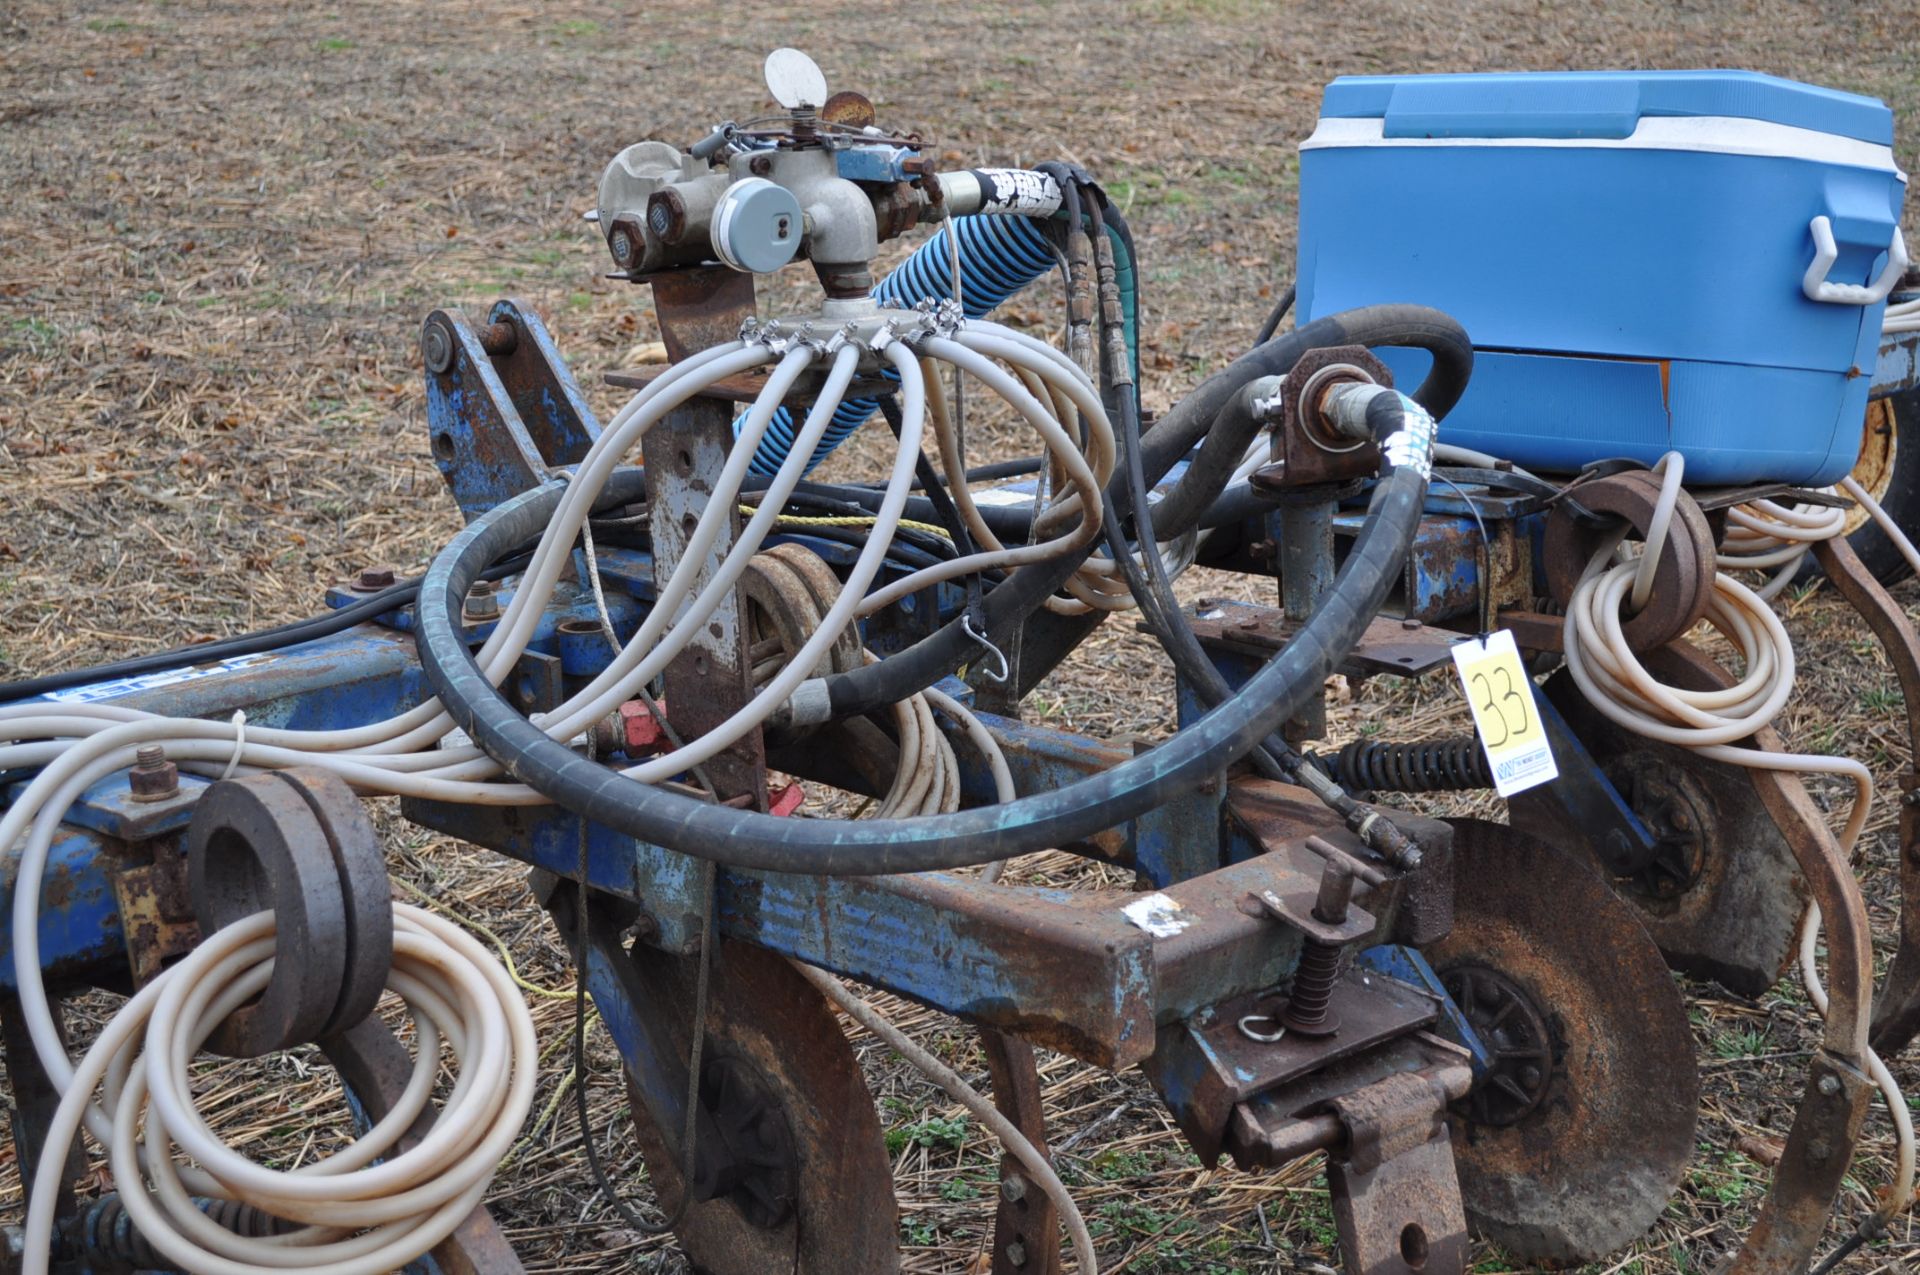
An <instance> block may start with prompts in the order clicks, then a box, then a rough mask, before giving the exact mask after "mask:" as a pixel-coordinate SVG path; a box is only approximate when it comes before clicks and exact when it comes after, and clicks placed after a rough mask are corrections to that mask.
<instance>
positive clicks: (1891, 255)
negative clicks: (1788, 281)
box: [1800, 215, 1907, 305]
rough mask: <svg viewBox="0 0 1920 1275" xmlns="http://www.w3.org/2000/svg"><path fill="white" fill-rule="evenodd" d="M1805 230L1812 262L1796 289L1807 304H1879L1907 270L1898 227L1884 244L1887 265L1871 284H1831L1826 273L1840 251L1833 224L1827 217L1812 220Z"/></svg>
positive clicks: (1904, 249) (1905, 251)
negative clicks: (1804, 294) (1888, 242)
mask: <svg viewBox="0 0 1920 1275" xmlns="http://www.w3.org/2000/svg"><path fill="white" fill-rule="evenodd" d="M1807 230H1808V231H1809V233H1811V234H1812V235H1813V261H1812V262H1811V263H1810V264H1809V265H1808V266H1807V273H1806V274H1804V275H1802V276H1801V278H1800V290H1801V291H1802V292H1804V293H1806V294H1807V300H1809V301H1824V302H1827V303H1828V304H1830V305H1879V304H1880V303H1881V302H1882V301H1885V300H1886V299H1887V294H1888V293H1889V292H1892V291H1893V289H1894V285H1895V284H1897V283H1899V282H1900V276H1901V275H1903V274H1905V273H1906V269H1907V241H1906V237H1905V236H1904V235H1902V234H1901V233H1900V227H1898V226H1895V227H1894V228H1893V242H1892V243H1890V244H1888V245H1887V264H1886V267H1885V268H1884V269H1883V270H1881V271H1880V276H1879V277H1878V278H1877V279H1875V280H1874V281H1873V282H1872V283H1870V284H1866V285H1864V286H1863V285H1861V284H1858V283H1834V282H1833V281H1831V280H1830V279H1828V278H1827V271H1829V270H1831V269H1833V263H1834V262H1835V261H1837V260H1839V257H1840V248H1839V246H1838V245H1837V244H1835V243H1834V241H1833V222H1832V221H1831V220H1829V219H1828V218H1827V217H1825V216H1824V215H1823V216H1819V217H1815V218H1814V219H1813V220H1812V222H1810V223H1808V225H1807Z"/></svg>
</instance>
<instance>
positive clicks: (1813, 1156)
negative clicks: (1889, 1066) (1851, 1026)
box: [1722, 1052, 1875, 1275]
mask: <svg viewBox="0 0 1920 1275" xmlns="http://www.w3.org/2000/svg"><path fill="white" fill-rule="evenodd" d="M1874 1092H1875V1090H1874V1085H1873V1082H1872V1081H1871V1080H1869V1079H1868V1078H1867V1076H1866V1073H1865V1072H1863V1071H1861V1070H1860V1069H1859V1068H1858V1067H1855V1066H1854V1065H1852V1064H1851V1063H1849V1062H1846V1061H1844V1060H1842V1059H1839V1058H1836V1057H1834V1056H1833V1055H1832V1054H1830V1053H1827V1052H1821V1053H1818V1054H1815V1055H1814V1058H1813V1064H1812V1066H1811V1068H1809V1070H1808V1073H1807V1088H1806V1092H1805V1093H1803V1094H1802V1095H1801V1097H1800V1106H1799V1110H1798V1111H1796V1112H1795V1113H1794V1118H1793V1129H1792V1131H1791V1132H1790V1133H1788V1135H1787V1143H1786V1148H1785V1149H1784V1150H1783V1151H1782V1152H1781V1154H1780V1162H1779V1164H1778V1165H1776V1166H1775V1168H1774V1171H1773V1185H1772V1187H1771V1189H1769V1190H1768V1192H1767V1201H1766V1204H1765V1206H1764V1207H1762V1209H1761V1211H1760V1218H1759V1220H1758V1221H1756V1222H1755V1223H1754V1225H1753V1229H1752V1230H1750V1231H1748V1232H1747V1237H1746V1239H1745V1240H1744V1241H1743V1242H1742V1244H1741V1246H1740V1251H1739V1252H1738V1253H1737V1254H1735V1255H1734V1256H1733V1258H1732V1259H1731V1260H1730V1261H1728V1263H1727V1264H1726V1265H1725V1266H1724V1267H1723V1268H1722V1269H1724V1270H1726V1271H1728V1272H1737V1275H1801V1272H1804V1271H1805V1270H1806V1269H1807V1262H1808V1259H1809V1258H1811V1257H1812V1256H1813V1251H1814V1249H1815V1248H1816V1247H1818V1246H1819V1243H1820V1237H1821V1236H1822V1235H1823V1234H1824V1233H1825V1232H1826V1229H1827V1222H1828V1219H1829V1215H1830V1214H1831V1212H1832V1210H1833V1200H1834V1196H1835V1195H1836V1194H1838V1192H1839V1190H1840V1183H1841V1181H1842V1180H1843V1179H1844V1178H1845V1177H1846V1174H1847V1169H1848V1168H1849V1167H1850V1166H1851V1165H1852V1163H1853V1151H1854V1148H1855V1147H1856V1146H1857V1145H1858V1144H1859V1141H1860V1128H1861V1126H1862V1125H1863V1124H1865V1123H1866V1118H1867V1107H1868V1105H1869V1104H1870V1103H1871V1102H1872V1101H1873V1095H1874Z"/></svg>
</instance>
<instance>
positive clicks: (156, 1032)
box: [23, 903, 539, 1275]
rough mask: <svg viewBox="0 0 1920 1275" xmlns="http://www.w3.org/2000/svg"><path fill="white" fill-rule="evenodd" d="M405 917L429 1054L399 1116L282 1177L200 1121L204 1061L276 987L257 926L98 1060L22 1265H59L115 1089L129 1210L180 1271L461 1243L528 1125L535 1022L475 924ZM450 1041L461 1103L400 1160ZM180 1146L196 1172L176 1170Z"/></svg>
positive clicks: (77, 1083) (156, 989)
mask: <svg viewBox="0 0 1920 1275" xmlns="http://www.w3.org/2000/svg"><path fill="white" fill-rule="evenodd" d="M393 919H394V938H393V969H392V973H391V974H390V975H389V978H388V982H387V986H388V988H389V989H390V990H391V991H393V992H395V993H396V994H398V995H399V996H400V997H401V998H402V999H403V1000H405V1001H406V1003H407V1005H408V1007H409V1010H410V1011H411V1014H412V1017H413V1022H414V1026H415V1029H416V1034H417V1040H418V1046H419V1053H418V1055H417V1057H416V1059H415V1064H414V1070H413V1074H412V1076H411V1078H410V1080H409V1082H408V1084H407V1086H406V1089H405V1090H404V1091H403V1093H402V1095H401V1098H400V1100H399V1102H397V1103H396V1104H395V1105H394V1107H393V1109H392V1110H391V1111H390V1112H389V1113H388V1115H387V1116H386V1117H385V1118H384V1119H382V1120H381V1121H380V1122H379V1123H378V1124H376V1125H375V1126H374V1127H373V1128H372V1129H371V1130H369V1131H368V1133H367V1135H366V1136H365V1137H363V1138H361V1139H359V1140H358V1141H356V1142H354V1143H353V1144H351V1145H350V1146H348V1147H347V1148H346V1149H345V1150H343V1151H341V1152H339V1153H337V1154H335V1155H333V1156H330V1157H328V1158H326V1159H323V1160H319V1161H316V1162H313V1163H311V1164H306V1165H303V1166H301V1167H300V1168H298V1169H295V1170H292V1171H291V1172H282V1171H279V1170H275V1169H269V1168H266V1167H265V1166H263V1165H259V1164H255V1163H254V1162H252V1161H251V1160H248V1159H247V1158H246V1157H244V1156H242V1155H240V1154H239V1153H238V1152H236V1151H234V1150H232V1149H231V1148H229V1147H228V1146H227V1145H226V1144H225V1143H224V1142H223V1141H221V1139H220V1138H219V1137H218V1135H216V1134H215V1133H214V1132H213V1131H212V1129H211V1128H209V1127H208V1125H207V1124H206V1121H205V1119H204V1118H203V1117H202V1116H201V1115H200V1113H199V1111H198V1110H197V1109H196V1108H195V1106H194V1098H193V1093H192V1089H191V1077H190V1075H189V1065H190V1063H191V1062H192V1059H193V1056H194V1054H195V1052H196V1051H197V1050H198V1049H199V1048H200V1046H201V1044H202V1043H203V1042H204V1041H205V1040H206V1038H207V1037H208V1035H210V1034H211V1033H212V1031H213V1030H214V1028H215V1027H217V1026H218V1025H219V1024H220V1022H221V1021H222V1020H224V1019H225V1018H226V1016H227V1015H228V1014H229V1013H231V1012H232V1011H233V1010H234V1009H236V1008H238V1007H239V1006H240V1005H242V1004H244V1003H245V1002H246V1001H247V1000H249V999H251V998H252V997H254V996H256V995H257V994H259V992H260V991H261V990H262V989H264V988H265V987H266V985H267V981H268V979H270V978H271V977H272V973H273V965H274V927H273V914H272V913H271V912H261V913H256V914H255V915H253V916H251V917H248V918H246V919H244V920H241V921H239V922H236V923H235V924H233V925H230V926H227V927H226V928H224V929H222V930H219V931H218V932H216V933H215V934H213V935H212V936H211V937H209V938H208V939H207V940H206V941H205V942H203V943H202V944H201V945H200V946H199V947H197V948H196V949H194V951H193V952H192V953H190V954H189V955H188V956H187V957H186V959H185V960H183V961H181V962H180V963H179V964H178V965H176V966H174V967H172V968H171V969H168V970H167V971H165V972H164V973H162V974H161V975H160V976H159V977H158V978H156V979H154V981H153V982H151V983H149V984H148V985H147V986H146V987H145V988H143V989H142V990H141V991H140V993H139V994H138V995H137V996H135V997H134V998H133V999H132V1000H131V1001H129V1002H128V1003H127V1004H126V1005H125V1006H124V1007H123V1008H122V1009H121V1011H120V1012H119V1013H117V1014H115V1015H114V1017H113V1019H112V1020H111V1021H110V1022H109V1023H108V1025H107V1028H106V1030H105V1031H104V1032H102V1033H101V1035H100V1038H99V1039H98V1040H97V1041H95V1042H94V1045H93V1047H92V1048H91V1049H89V1050H88V1051H87V1055H86V1058H85V1059H84V1060H83V1061H82V1063H81V1065H80V1068H79V1070H78V1072H77V1073H76V1074H75V1075H74V1076H73V1077H72V1078H71V1080H70V1081H69V1082H68V1083H67V1085H66V1090H65V1093H64V1094H63V1096H62V1098H61V1101H60V1105H59V1107H58V1108H57V1109H56V1111H55V1113H54V1118H53V1124H52V1127H51V1129H50V1130H49V1132H48V1137H47V1145H46V1148H45V1151H44V1153H43V1155H42V1156H41V1159H40V1163H39V1169H38V1171H37V1173H36V1174H35V1176H34V1181H33V1186H32V1198H31V1200H30V1202H29V1205H28V1212H27V1228H26V1246H25V1252H24V1262H23V1268H24V1269H25V1270H26V1271H29V1272H36V1273H37V1272H43V1271H45V1270H46V1269H47V1267H48V1263H49V1258H50V1249H51V1243H52V1237H53V1223H54V1210H55V1207H56V1205H57V1201H58V1197H59V1193H60V1189H61V1186H62V1177H63V1175H64V1173H65V1166H66V1160H67V1148H68V1147H69V1146H71V1144H72V1141H73V1138H74V1136H75V1135H76V1134H77V1133H78V1132H79V1127H80V1124H81V1122H82V1119H83V1118H84V1117H85V1116H86V1114H87V1111H88V1108H89V1105H90V1104H89V1098H90V1096H91V1094H92V1092H93V1090H94V1088H95V1087H96V1086H101V1085H104V1092H105V1099H106V1105H107V1106H108V1107H110V1108H112V1110H113V1118H112V1122H111V1125H110V1128H109V1134H110V1136H109V1138H108V1140H107V1141H108V1149H109V1155H110V1162H111V1165H112V1168H113V1172H114V1176H115V1178H116V1179H117V1180H118V1182H119V1185H120V1198H121V1201H122V1203H123V1204H124V1206H125V1208H126V1210H127V1213H128V1216H129V1217H130V1218H131V1219H132V1221H133V1223H134V1225H135V1226H136V1227H137V1228H138V1229H139V1232H140V1234H141V1236H142V1238H144V1239H145V1240H147V1241H148V1242H149V1243H151V1244H152V1245H153V1246H154V1247H155V1248H156V1249H158V1250H159V1251H160V1252H161V1253H163V1254H165V1255H166V1257H167V1258H168V1259H169V1260H170V1261H173V1262H175V1263H178V1265H179V1267H180V1269H182V1270H190V1271H196V1272H203V1273H205V1275H258V1272H260V1271H262V1270H264V1269H298V1270H301V1271H306V1272H316V1273H319V1275H378V1273H379V1272H383V1271H390V1270H393V1269H395V1268H396V1267H399V1266H403V1265H405V1264H406V1263H408V1262H410V1261H412V1260H413V1259H415V1258H417V1257H419V1256H420V1255H421V1254H422V1253H425V1252H426V1251H427V1250H428V1249H430V1248H432V1247H433V1246H434V1245H436V1244H438V1243H439V1242H440V1241H441V1240H443V1239H445V1238H446V1237H447V1236H448V1235H450V1234H452V1233H453V1230H454V1228H455V1227H457V1226H458V1225H459V1224H460V1223H461V1221H462V1220H464V1219H465V1218H466V1216H467V1215H468V1214H469V1213H471V1212H472V1211H473V1209H474V1207H475V1206H476V1205H477V1204H479V1203H480V1201H481V1200H482V1198H483V1197H484V1196H485V1194H486V1190H487V1186H488V1184H489V1183H490V1182H491V1181H492V1178H493V1174H494V1170H495V1168H496V1167H497V1166H498V1165H499V1163H500V1159H501V1157H502V1156H503V1155H505V1154H506V1152H507V1149H508V1148H509V1146H510V1145H511V1144H512V1142H513V1139H514V1138H515V1137H517V1136H518V1135H519V1131H520V1127H521V1125H522V1124H523V1123H524V1121H525V1119H526V1115H527V1110H528V1107H529V1106H530V1104H531V1102H532V1099H533V1086H534V1079H535V1074H536V1070H537V1061H538V1053H539V1050H538V1045H537V1042H536V1040H535V1037H534V1030H533V1017H532V1015H531V1014H529V1013H528V1012H527V1007H526V1003H525V1002H524V1001H523V1000H522V999H521V998H520V994H519V992H518V990H517V989H516V988H515V987H514V986H513V983H512V981H511V979H509V978H508V976H507V973H506V971H505V970H504V969H502V968H501V966H500V964H499V963H498V962H497V961H495V960H494V959H493V957H492V956H491V955H490V954H489V953H488V952H487V951H486V949H485V948H483V947H482V946H481V945H480V944H479V943H477V942H476V941H474V940H473V939H472V938H471V937H469V936H468V935H467V934H466V933H464V932H463V931H462V930H460V929H459V927H457V926H455V925H453V924H451V923H450V922H447V921H444V920H441V919H440V918H438V917H435V916H433V915H432V914H431V913H428V912H425V911H422V910H420V909H418V908H415V907H411V906H409V905H407V904H404V903H395V904H394V905H393ZM442 1040H445V1041H446V1042H447V1043H448V1044H449V1045H450V1046H451V1048H452V1050H453V1054H454V1058H455V1062H456V1066H457V1075H456V1079H455V1083H454V1086H453V1089H452V1091H451V1093H450V1094H449V1095H448V1097H447V1099H446V1102H445V1104H444V1105H443V1107H442V1109H441V1111H440V1113H439V1118H438V1119H437V1120H436V1121H435V1123H434V1125H433V1128H432V1129H431V1130H430V1131H429V1132H428V1133H427V1135H426V1136H425V1137H424V1138H423V1139H422V1140H421V1141H420V1142H419V1143H418V1144H417V1145H415V1146H413V1147H410V1148H408V1149H407V1150H405V1151H401V1152H398V1153H395V1152H394V1149H393V1148H394V1146H395V1144H396V1143H397V1142H398V1141H399V1139H400V1138H401V1136H402V1135H404V1134H405V1133H406V1132H407V1131H408V1129H409V1128H410V1127H411V1126H412V1124H413V1122H414V1120H415V1118H416V1117H418V1116H419V1115H420V1113H421V1112H422V1111H423V1110H424V1109H425V1108H426V1105H427V1102H428V1100H429V1098H430V1097H431V1094H432V1090H433V1086H434V1081H435V1077H436V1075H437V1074H438V1071H439V1054H440V1042H441V1041H442ZM175 1146H177V1147H178V1148H179V1149H180V1150H181V1151H182V1152H184V1153H185V1154H186V1155H187V1156H189V1157H190V1158H191V1159H192V1160H193V1161H194V1162H195V1163H194V1164H193V1165H182V1164H180V1163H178V1162H177V1161H176V1160H175V1159H174V1150H173V1148H174V1147H175ZM383 1156H384V1157H386V1158H385V1159H383V1160H381V1162H380V1163H378V1164H374V1163H373V1161H374V1160H375V1159H376V1158H378V1157H383ZM143 1179H144V1180H145V1181H146V1182H147V1183H148V1184H150V1187H151V1190H152V1194H151V1195H149V1193H148V1191H147V1190H146V1189H143V1188H142V1187H141V1186H140V1183H141V1182H142V1180H143ZM195 1195H201V1196H211V1197H215V1198H219V1199H227V1200H243V1201H245V1202H247V1203H249V1204H251V1205H253V1206H255V1207H256V1208H259V1209H262V1210H264V1211H266V1212H268V1213H271V1214H273V1215H274V1216H276V1217H280V1218H285V1219H288V1220H290V1221H295V1222H300V1223H304V1224H305V1225H304V1226H302V1227H301V1228H300V1229H297V1230H294V1231H291V1232H289V1233H287V1234H283V1235H275V1236H268V1237H258V1238H255V1237H248V1236H241V1235H236V1234H234V1233H232V1232H230V1231H228V1230H226V1229H225V1228H224V1227H222V1226H220V1225H219V1224H218V1223H216V1222H214V1221H213V1220H212V1219H210V1218H208V1217H207V1216H206V1215H205V1214H204V1213H202V1212H201V1211H200V1210H199V1209H198V1208H197V1207H195V1205H194V1202H193V1196H195Z"/></svg>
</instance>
